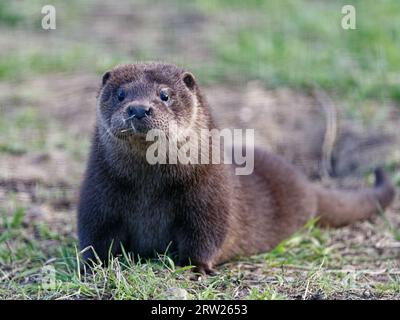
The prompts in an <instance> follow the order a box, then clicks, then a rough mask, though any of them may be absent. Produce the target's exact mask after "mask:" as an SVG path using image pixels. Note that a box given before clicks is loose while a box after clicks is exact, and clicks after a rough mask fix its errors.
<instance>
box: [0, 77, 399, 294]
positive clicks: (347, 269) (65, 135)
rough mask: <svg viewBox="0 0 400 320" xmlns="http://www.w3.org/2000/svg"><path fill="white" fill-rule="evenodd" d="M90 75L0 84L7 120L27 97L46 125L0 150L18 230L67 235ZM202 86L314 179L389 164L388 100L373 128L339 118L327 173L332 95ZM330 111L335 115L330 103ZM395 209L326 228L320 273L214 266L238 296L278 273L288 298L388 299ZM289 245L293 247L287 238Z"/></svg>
mask: <svg viewBox="0 0 400 320" xmlns="http://www.w3.org/2000/svg"><path fill="white" fill-rule="evenodd" d="M98 82H99V79H98V77H96V76H93V75H82V74H70V75H60V74H59V75H52V76H47V77H41V78H35V79H31V80H25V81H24V82H21V83H18V84H13V85H8V84H1V87H0V92H1V94H2V96H1V100H2V101H5V104H4V107H3V110H2V116H3V117H4V118H5V119H7V121H12V119H14V118H13V115H14V114H15V112H17V111H18V110H24V108H25V107H26V105H30V106H35V110H36V111H37V120H39V122H41V123H44V124H46V126H45V129H43V130H44V132H45V133H44V143H45V147H44V148H42V149H41V150H38V151H30V150H29V148H28V151H26V150H23V149H22V150H20V151H18V152H5V153H2V154H1V157H0V168H1V172H0V202H1V203H2V208H3V210H6V211H7V212H9V213H11V212H12V210H14V209H15V206H16V204H18V206H23V207H25V208H27V211H26V217H25V224H26V226H27V229H26V232H35V231H34V230H32V229H30V228H29V227H28V226H29V225H30V224H32V223H33V222H35V221H46V222H48V223H49V225H50V226H51V228H52V230H53V231H55V232H57V233H60V234H63V235H67V236H71V235H74V236H75V231H76V229H75V210H76V204H77V199H78V198H77V197H78V196H77V192H78V188H79V183H80V179H81V176H82V173H83V170H84V166H85V158H86V154H87V151H88V146H89V140H90V134H91V131H92V128H93V124H94V119H95V95H96V90H97V84H98ZM205 91H206V92H207V96H208V100H209V102H210V105H211V106H212V108H213V113H214V115H215V116H216V117H217V118H218V119H219V122H220V124H221V125H222V126H225V125H228V126H230V127H244V128H254V129H255V130H256V137H257V142H258V143H260V144H262V145H264V146H265V147H266V148H269V149H270V150H272V151H274V152H277V153H280V154H282V155H283V156H285V157H286V158H288V159H289V160H290V161H292V162H294V163H296V165H297V166H298V167H299V169H301V170H303V171H304V172H305V173H306V174H307V175H308V176H310V177H311V178H313V179H316V180H320V179H321V178H322V183H324V184H326V185H330V186H336V185H342V186H361V185H365V184H366V181H365V179H363V177H362V176H361V175H360V173H361V172H362V173H365V172H366V170H368V169H372V168H373V167H374V166H375V165H377V164H385V163H386V164H387V163H393V166H395V167H396V166H397V168H398V165H399V158H398V157H399V154H398V148H397V146H398V145H399V134H398V131H397V130H396V128H397V127H398V126H399V125H400V118H399V114H398V111H396V109H395V108H391V107H389V106H388V107H386V108H387V110H386V114H387V116H386V118H385V119H384V121H382V122H381V125H380V126H379V125H377V126H367V125H365V124H364V125H363V124H360V123H357V122H355V121H351V120H347V121H342V120H340V121H338V127H339V129H338V130H337V134H336V135H335V136H336V138H335V139H334V140H335V141H336V142H335V143H334V144H332V145H333V149H332V152H331V153H329V154H331V155H332V157H333V158H335V157H336V158H335V161H334V162H333V164H332V168H333V173H334V175H335V177H334V178H332V177H329V176H328V175H327V173H326V172H324V168H323V166H322V165H321V163H322V159H323V157H324V152H323V145H324V141H325V138H324V137H325V134H326V127H327V116H326V115H327V113H326V112H325V111H324V106H323V105H322V104H329V103H330V104H331V106H330V108H332V106H333V102H332V101H330V100H325V101H321V100H320V99H318V98H316V97H315V96H306V95H303V94H301V93H298V92H293V91H290V90H288V89H280V90H274V91H271V90H267V89H265V88H263V87H262V86H261V84H259V83H256V82H255V83H249V84H247V85H246V86H244V87H242V88H232V87H212V88H205ZM319 98H320V97H319ZM325 98H326V97H325ZM325 107H326V106H325ZM335 109H336V110H337V118H338V119H341V114H340V110H341V106H340V104H339V103H337V104H336V105H335ZM332 110H333V109H332ZM339 122H340V124H339ZM22 131H23V130H22ZM30 133H31V135H30ZM19 134H20V133H19ZM19 137H20V138H21V139H25V144H26V145H29V144H30V141H31V140H32V139H35V137H36V135H35V133H34V132H25V133H24V134H23V135H22V136H21V135H20V136H19ZM371 155H372V156H373V157H372V160H371ZM332 168H331V169H332ZM394 172H396V171H394ZM394 179H399V177H398V176H394ZM367 182H368V181H367ZM399 212H400V202H399V201H397V202H396V203H395V205H394V206H393V208H391V209H390V210H388V212H387V213H386V214H385V216H384V217H381V218H377V219H375V221H374V222H362V223H358V224H356V225H354V226H351V227H346V228H343V229H339V230H330V231H326V234H325V237H326V239H327V241H326V243H325V245H324V246H325V247H326V248H330V250H332V251H333V252H334V255H332V256H330V258H329V259H328V260H329V261H327V262H326V265H324V266H321V269H320V270H319V271H315V269H314V268H312V267H310V266H307V265H304V266H301V267H299V266H298V265H296V266H292V267H291V264H290V263H285V264H282V265H279V262H277V261H275V262H274V263H275V264H277V265H269V264H268V263H265V261H263V262H260V261H259V260H257V259H250V260H245V261H239V262H233V263H230V264H227V265H225V266H222V267H221V269H220V270H221V271H222V272H227V270H229V272H237V273H238V274H241V275H242V276H241V279H240V283H241V285H240V286H239V287H238V289H237V290H238V291H237V298H240V297H242V296H245V295H247V294H248V292H249V290H250V289H249V288H252V287H254V286H255V285H256V286H257V287H261V288H262V287H263V286H276V283H277V281H278V282H279V281H281V283H280V284H279V290H280V291H281V292H282V294H284V295H285V296H289V297H292V298H308V299H322V298H349V299H353V298H354V299H360V298H361V299H372V298H390V297H397V295H393V294H389V295H385V294H379V293H377V292H376V291H375V290H374V286H376V285H379V284H380V285H382V286H384V285H385V283H387V282H388V281H389V279H393V278H395V279H398V277H399V275H400V266H399V256H400V242H399V241H398V239H397V240H396V239H395V238H394V235H393V232H392V231H393V230H399V229H400V215H399ZM48 245H50V246H51V245H52V243H51V242H50V243H48ZM292 250H296V248H295V246H294V247H293V248H292ZM302 250H304V248H302ZM310 272H313V273H315V272H317V273H318V272H319V273H324V274H329V273H332V274H335V275H336V276H341V277H342V278H343V279H342V281H347V282H350V283H351V282H354V286H353V289H352V290H347V291H346V292H340V291H339V292H338V291H335V290H333V291H332V290H331V289H332V288H329V286H328V289H327V291H326V292H325V291H323V289H322V290H321V284H320V283H318V285H317V284H313V281H312V279H313V277H312V276H311V277H310V275H309V273H310ZM277 275H279V277H278V278H277ZM306 275H307V276H306ZM279 279H281V280H279Z"/></svg>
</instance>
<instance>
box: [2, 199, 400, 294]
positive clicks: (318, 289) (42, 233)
mask: <svg viewBox="0 0 400 320" xmlns="http://www.w3.org/2000/svg"><path fill="white" fill-rule="evenodd" d="M0 231H1V237H0V266H1V268H0V270H1V274H0V279H1V281H0V298H1V299H9V298H13V299H176V298H186V299H261V300H264V299H267V300H271V299H287V298H295V299H303V298H307V299H309V298H314V299H315V298H323V297H325V298H326V297H335V296H340V295H341V294H343V293H344V294H349V293H351V292H357V293H358V294H361V293H360V292H362V290H365V288H370V289H371V290H372V292H373V294H374V295H377V296H379V295H396V294H398V293H399V279H398V278H396V277H395V278H392V280H391V281H388V282H384V283H382V282H379V281H372V280H371V279H368V278H366V277H365V275H363V274H362V273H356V272H355V273H354V274H348V273H346V272H342V271H341V269H340V264H339V265H338V264H337V261H340V258H341V257H340V252H339V251H338V250H337V249H335V248H334V247H332V246H329V245H328V244H327V239H328V234H329V233H327V232H321V230H320V229H319V228H318V227H316V225H315V221H310V222H309V223H308V224H307V225H306V226H305V227H304V228H303V229H302V230H300V231H299V232H297V233H296V234H295V235H294V236H293V237H291V238H290V239H288V240H285V241H283V242H282V243H281V244H280V245H279V246H277V247H276V248H275V249H274V250H272V251H271V252H269V253H266V254H262V255H258V256H254V257H251V258H247V259H239V260H238V261H237V262H231V263H229V264H228V265H225V266H222V267H220V268H219V271H220V274H219V275H217V276H207V277H203V278H201V279H200V280H197V281H195V280H193V279H192V273H191V271H190V269H191V267H190V266H189V267H177V266H176V265H175V264H174V263H173V262H172V260H171V259H169V257H168V256H165V255H160V256H159V259H156V260H153V261H137V262H136V263H133V262H132V259H130V256H129V255H127V254H126V253H125V254H124V255H122V256H119V257H110V261H109V265H108V266H107V267H102V266H101V265H97V266H96V267H95V268H94V270H93V274H91V275H86V276H83V275H81V274H80V273H79V272H78V261H79V254H78V250H77V249H76V247H75V245H76V239H75V238H74V237H71V236H70V235H67V236H65V235H63V234H64V233H63V232H60V230H57V227H55V226H50V225H48V224H46V223H44V222H43V221H41V222H39V221H36V222H30V223H28V221H27V216H26V211H25V210H24V208H22V207H18V206H17V207H16V209H15V210H14V211H13V214H12V215H9V214H6V213H5V212H3V216H2V222H1V224H0ZM342 258H343V257H342ZM335 261H336V262H335ZM346 262H347V261H346V259H345V260H343V259H342V261H341V263H342V264H345V263H346ZM257 265H258V266H259V267H260V266H262V267H261V268H264V272H263V274H261V275H256V274H253V273H252V271H248V270H246V266H252V267H254V266H257ZM49 267H50V268H52V269H53V270H54V271H55V273H54V275H55V278H54V282H53V286H52V287H50V288H47V287H46V286H43V281H42V280H43V278H44V277H45V274H44V270H45V269H46V268H49ZM332 268H333V270H336V271H335V272H326V271H327V270H329V269H332ZM265 275H267V277H266V276H265ZM367 280H368V281H367ZM299 292H300V293H301V294H300V295H299Z"/></svg>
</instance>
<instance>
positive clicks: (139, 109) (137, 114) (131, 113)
mask: <svg viewBox="0 0 400 320" xmlns="http://www.w3.org/2000/svg"><path fill="white" fill-rule="evenodd" d="M151 111H152V108H151V107H146V106H142V105H140V106H129V107H128V108H126V113H127V114H128V117H129V118H136V119H142V118H144V117H146V116H148V115H150V113H151Z"/></svg>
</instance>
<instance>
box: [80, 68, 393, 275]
mask: <svg viewBox="0 0 400 320" xmlns="http://www.w3.org/2000/svg"><path fill="white" fill-rule="evenodd" d="M121 86H122V87H124V88H126V91H127V98H126V99H125V100H124V102H121V103H120V102H118V101H117V100H116V99H115V95H116V90H117V89H118V88H120V87H121ZM160 87H168V88H169V90H171V91H170V93H171V96H173V99H172V102H171V103H170V104H169V105H167V104H166V103H162V102H161V101H160V100H159V97H158V93H159V88H160ZM193 98H196V99H193ZM196 100H197V101H198V106H197V107H196V105H195V101H196ZM139 102H140V104H141V105H145V106H147V107H151V108H152V113H151V116H149V117H146V118H145V119H144V120H132V121H134V122H133V123H132V124H133V125H134V126H135V128H136V131H135V132H129V131H127V132H124V133H121V132H122V131H124V130H126V129H129V121H124V118H126V109H127V106H129V105H130V104H132V103H139ZM193 115H195V117H194V118H193ZM171 120H175V121H177V122H178V124H179V125H180V126H182V127H188V126H189V127H191V128H192V129H194V130H200V129H201V128H208V129H212V128H215V124H214V122H213V120H212V117H211V114H210V110H209V107H208V105H207V103H206V101H205V99H204V97H203V95H202V93H201V91H200V89H199V87H198V85H197V83H196V81H195V80H194V77H193V76H192V75H191V74H189V73H187V72H185V71H184V70H182V69H180V68H178V67H175V66H173V65H168V64H161V63H149V64H134V65H125V66H119V67H116V68H115V69H114V70H112V71H111V72H108V73H106V74H105V75H104V77H103V84H102V87H101V89H100V92H99V96H98V119H97V125H96V130H95V135H94V139H93V144H92V149H91V154H90V158H89V162H88V166H87V172H86V176H85V179H84V182H83V185H82V191H81V201H80V206H79V215H78V229H79V238H80V246H81V248H82V249H84V248H86V247H88V246H92V247H93V249H94V250H95V251H96V253H97V254H98V256H99V257H100V259H101V260H106V258H107V253H108V249H109V247H110V246H111V245H112V247H111V253H112V254H118V253H119V252H121V246H120V245H121V244H122V245H123V246H124V248H125V250H127V251H130V252H133V253H135V254H137V255H140V256H141V257H148V256H153V255H154V253H155V252H159V253H160V252H161V253H163V252H165V250H166V249H167V248H168V249H169V250H170V252H172V253H173V254H174V253H175V254H176V258H177V261H178V263H181V264H186V263H188V262H190V263H192V264H194V265H196V266H197V267H198V268H199V270H200V271H205V272H208V271H211V269H212V267H213V266H214V265H216V264H220V263H222V262H225V261H227V260H229V259H232V258H233V257H236V256H247V255H252V254H256V253H259V252H265V251H268V250H270V249H272V248H273V247H274V246H276V245H277V244H278V243H279V242H280V241H281V240H283V239H285V238H287V237H288V236H290V235H291V234H292V233H293V232H295V231H296V230H298V229H299V228H301V227H302V226H303V225H304V224H305V223H306V222H307V221H308V220H309V219H311V218H314V217H316V216H320V217H321V219H320V223H321V224H322V225H324V226H332V227H338V226H342V225H346V224H349V223H353V222H355V221H357V220H361V219H366V218H370V217H372V216H374V215H375V214H376V213H377V212H378V210H379V209H380V208H385V207H387V206H388V205H389V204H390V203H391V201H392V200H393V197H394V188H393V186H392V185H391V183H390V181H389V179H388V178H387V177H386V175H385V173H384V172H383V171H382V170H377V172H376V177H377V180H376V185H375V187H374V188H371V189H365V190H360V191H351V192H345V191H339V190H327V189H324V188H322V187H319V186H317V185H314V184H312V183H311V182H309V181H308V180H307V179H306V178H305V177H304V176H303V175H302V174H301V173H299V172H298V171H296V169H295V168H294V167H293V166H292V165H291V164H289V163H287V162H286V161H285V160H284V159H282V158H280V157H278V156H275V155H273V154H270V153H268V152H266V151H263V150H259V149H256V150H255V163H254V168H255V169H254V172H253V174H251V175H248V176H237V175H235V174H234V168H235V166H234V165H222V164H221V165H183V164H176V165H150V164H148V163H147V161H146V159H145V150H146V147H147V146H148V143H147V142H146V141H144V138H143V137H144V134H145V133H146V132H147V131H148V130H149V129H151V128H160V129H163V130H164V129H165V128H167V126H168V123H169V121H171ZM84 255H85V258H86V259H93V258H94V254H93V252H92V251H90V250H88V251H86V252H85V254H84Z"/></svg>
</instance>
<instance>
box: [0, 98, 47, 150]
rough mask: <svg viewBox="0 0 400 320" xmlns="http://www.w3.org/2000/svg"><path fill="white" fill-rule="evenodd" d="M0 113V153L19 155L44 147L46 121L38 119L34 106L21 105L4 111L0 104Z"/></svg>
mask: <svg viewBox="0 0 400 320" xmlns="http://www.w3.org/2000/svg"><path fill="white" fill-rule="evenodd" d="M0 113H1V114H2V116H1V118H0V133H1V135H0V153H2V152H3V153H10V154H16V155H18V154H19V155H21V154H24V153H26V152H29V151H37V150H42V149H44V148H45V146H46V142H47V126H46V122H44V121H43V120H42V119H40V117H39V115H38V112H37V110H36V109H35V108H34V107H22V108H18V109H17V110H15V111H14V112H12V113H6V112H5V111H3V110H2V107H1V106H0Z"/></svg>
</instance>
